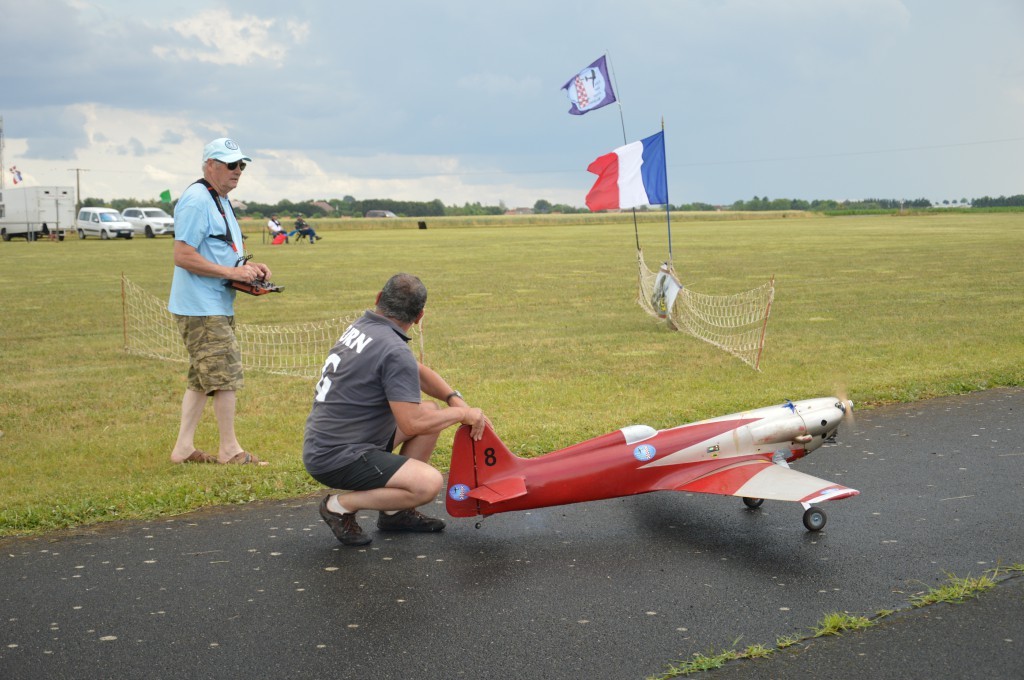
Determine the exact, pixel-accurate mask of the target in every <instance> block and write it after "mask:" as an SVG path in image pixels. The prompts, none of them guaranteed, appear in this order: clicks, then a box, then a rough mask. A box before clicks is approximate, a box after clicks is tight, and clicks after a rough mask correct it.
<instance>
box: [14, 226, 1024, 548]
mask: <svg viewBox="0 0 1024 680" xmlns="http://www.w3.org/2000/svg"><path fill="white" fill-rule="evenodd" d="M645 217H647V216H645ZM688 217H690V218H691V219H686V220H675V219H674V220H673V236H674V246H675V264H676V269H677V271H678V272H679V273H680V276H681V278H682V279H683V282H684V283H685V284H687V285H689V286H691V287H692V288H693V289H694V290H697V291H699V292H702V293H709V294H727V293H733V292H738V291H741V290H747V289H749V288H753V287H755V286H757V285H760V284H761V283H763V282H764V281H766V280H767V279H768V278H769V277H770V276H771V275H772V274H774V275H775V276H776V298H775V304H774V306H773V308H772V317H771V320H770V323H769V326H768V336H767V345H766V350H765V353H764V356H763V358H762V362H761V367H762V372H760V373H756V372H754V371H752V370H751V369H750V368H749V367H747V366H746V365H745V364H743V363H742V362H740V361H739V360H737V359H735V358H733V357H731V356H729V355H727V354H725V353H723V352H721V351H720V350H717V349H715V348H714V347H711V346H710V345H707V344H705V343H702V342H699V341H697V340H695V339H693V338H691V337H689V336H686V335H684V334H681V333H673V332H670V331H668V330H666V328H665V327H664V326H662V325H660V324H658V323H657V322H656V321H655V320H653V319H651V318H650V317H648V316H647V315H645V314H644V313H643V312H642V311H641V309H640V308H639V307H638V306H637V305H636V303H635V301H634V300H635V296H636V257H635V250H634V243H635V240H634V233H633V224H632V220H631V218H630V217H629V216H611V217H609V216H603V215H602V216H598V217H597V218H596V219H594V220H593V221H592V222H587V221H583V220H582V219H581V218H580V216H553V217H552V218H550V219H542V218H536V217H534V218H529V219H509V220H507V221H500V220H495V218H490V222H489V223H483V222H481V223H473V221H471V220H468V219H464V220H428V225H429V228H428V229H427V230H419V229H416V228H415V224H414V222H411V221H406V223H405V224H404V226H403V224H399V222H400V221H394V222H392V223H391V224H390V225H389V226H391V227H392V228H389V229H386V230H367V229H363V228H361V227H364V226H365V225H364V224H363V222H364V221H351V222H349V221H344V220H338V221H336V222H334V223H329V222H326V221H325V222H323V223H322V224H317V229H318V231H319V232H320V233H322V234H323V236H324V239H323V240H322V241H320V242H319V243H318V244H317V245H315V246H310V245H306V244H301V245H290V246H285V247H271V246H269V245H264V244H262V243H260V240H261V239H260V235H259V229H260V228H261V226H262V225H259V224H253V225H250V226H249V227H248V230H249V232H250V234H251V236H250V239H249V244H250V249H251V250H252V251H253V252H254V253H255V254H256V257H257V259H258V260H263V261H266V262H268V263H269V264H270V266H271V268H272V269H273V271H274V276H273V279H274V281H275V283H278V284H281V285H285V286H286V291H285V292H284V293H283V294H281V295H274V296H265V297H261V298H250V297H245V296H243V298H244V299H242V298H240V299H239V300H238V302H237V304H236V311H237V315H238V320H239V322H241V323H256V324H259V323H266V324H270V323H275V324H287V323H295V322H301V321H314V320H322V319H329V318H333V317H336V316H339V315H342V314H345V313H348V312H352V311H353V310H359V309H362V308H365V307H367V306H369V305H370V304H371V303H372V302H373V298H374V295H375V294H376V292H377V290H379V288H380V286H381V285H382V283H383V282H384V280H386V278H387V277H388V276H390V275H391V274H393V273H395V272H396V271H410V272H413V273H416V274H418V275H420V276H421V277H422V278H423V280H424V281H425V282H426V284H427V286H428V288H429V291H430V299H429V301H428V304H427V316H426V319H425V326H424V332H425V339H426V361H427V363H428V364H430V365H432V366H433V367H434V368H436V369H437V370H438V371H439V372H441V373H442V375H444V376H445V377H446V378H447V379H448V381H449V382H450V383H451V384H452V385H453V386H455V387H457V388H459V389H460V390H461V391H462V392H464V393H465V394H466V395H467V397H468V398H469V399H470V401H471V403H473V404H475V405H479V406H481V407H482V408H483V409H484V410H485V412H487V413H488V414H489V415H490V417H491V419H492V421H493V422H494V425H495V427H496V429H497V430H498V432H499V434H501V435H502V437H503V438H504V439H506V441H507V442H508V443H509V444H510V445H511V446H512V448H513V449H515V450H517V451H520V452H522V453H526V454H541V453H545V452H547V451H549V450H552V449H554V448H557V447H561V446H565V445H568V444H570V443H573V442H576V441H580V440H582V439H585V438H588V437H592V436H596V435H599V434H603V433H605V432H609V431H612V430H614V429H616V428H619V427H622V426H624V425H627V424H631V423H645V424H648V425H651V426H653V427H657V428H661V427H667V426H671V425H677V424H680V423H683V422H690V421H693V420H698V419H701V418H706V417H711V416H716V415H722V414H726V413H731V412H735V411H739V410H742V409H746V408H751V407H756V406H762V405H767V404H771V403H776V402H781V401H782V400H784V399H787V398H790V399H799V398H805V397H812V396H824V395H829V394H834V393H836V391H838V390H845V391H846V392H847V393H848V394H849V396H850V397H851V398H852V399H853V400H854V401H855V402H857V403H858V405H872V404H880V403H887V402H894V401H912V400H917V399H923V398H928V397H932V396H937V395H945V394H956V393H963V392H969V391H973V390H979V389H985V388H989V387H994V386H1001V385H1021V384H1024V362H1022V361H1021V356H1022V350H1024V290H1022V289H1021V287H1020V286H1019V285H1017V284H1018V279H1019V271H1020V263H1019V254H1020V253H1021V252H1024V215H1022V214H1020V213H1016V214H1014V213H994V214H984V215H963V214H950V215H928V216H907V217H893V216H887V217H858V218H822V217H808V216H802V217H799V218H798V217H796V216H794V217H787V218H782V219H764V216H759V217H761V219H744V220H740V219H734V220H724V219H722V216H721V215H715V216H714V217H715V220H711V219H707V217H708V216H704V217H705V219H703V220H702V219H698V218H697V217H694V216H688ZM570 218H571V219H570ZM350 224H351V225H354V226H355V227H360V228H349V226H350ZM640 241H641V244H642V245H643V246H644V248H645V257H646V259H647V262H648V263H649V264H650V265H651V266H655V265H656V263H657V262H658V261H659V260H660V259H663V258H664V257H665V256H666V239H665V230H664V224H663V222H661V221H658V220H655V219H653V218H652V221H641V224H640ZM0 253H2V257H3V264H4V266H3V267H2V271H0V282H2V284H3V290H4V299H3V303H2V304H3V312H2V319H3V321H2V324H0V366H2V367H3V370H2V376H3V377H2V380H0V430H3V433H4V434H3V437H2V438H0V479H3V484H2V485H0V535H10V534H17V533H25V532H38V531H44V530H50V529H56V528H61V527H70V526H76V525H81V524H89V523H93V522H98V521H106V520H111V519H118V518H145V517H154V516H158V515H170V514H175V513H181V512H186V511H188V510H190V509H194V508H197V507H201V506H204V505H211V504H223V503H240V502H247V501H250V500H254V499H265V498H283V497H289V496H296V495H301V494H304V493H307V492H310V491H313V490H315V489H317V488H318V486H317V484H316V483H314V482H312V481H311V480H310V479H309V478H308V477H307V476H306V474H305V472H304V471H303V468H302V463H301V448H302V428H303V423H304V421H305V417H306V414H307V413H308V409H309V403H310V399H311V394H312V381H307V380H301V379H296V378H288V377H282V376H275V375H269V374H265V373H259V372H255V371H251V372H249V373H248V374H247V387H246V388H245V389H244V390H243V391H242V392H241V393H240V396H239V412H238V419H237V429H238V432H239V438H240V441H241V442H242V444H243V445H244V446H246V448H248V449H249V450H252V451H253V452H255V453H257V454H258V455H260V456H261V457H263V458H265V459H267V460H269V461H270V462H271V466H269V467H267V468H262V469H248V468H244V467H232V468H224V467H216V466H200V467H181V466H172V465H170V464H169V462H168V454H169V451H170V447H171V445H172V443H173V441H174V438H175V434H176V431H177V424H178V415H179V409H180V403H181V395H182V392H183V390H184V384H185V383H184V379H185V370H184V367H183V365H181V364H171V363H164V362H160V361H156V360H152V359H145V358H140V357H135V356H129V355H127V354H125V353H124V352H123V351H122V346H123V340H122V328H121V297H120V283H119V277H120V275H121V273H122V272H124V273H125V274H126V275H127V276H128V277H129V278H131V279H132V280H133V281H134V282H136V283H137V284H139V285H140V286H142V287H143V288H144V289H146V290H147V291H149V292H151V293H153V294H154V295H156V296H158V297H160V298H165V297H166V294H167V291H168V288H169V282H170V276H171V269H172V267H171V242H170V240H169V239H167V238H158V239H141V238H140V239H134V240H133V241H113V242H102V241H99V240H96V239H88V240H85V241H78V240H66V241H64V242H63V243H53V242H39V243H25V242H24V241H20V240H19V241H12V242H10V243H3V244H0ZM325 353H326V348H325ZM451 434H452V433H451V431H449V432H448V433H446V434H445V435H443V436H442V439H441V441H440V444H439V447H438V451H437V456H436V458H437V461H436V462H437V465H438V467H440V468H445V467H446V466H447V461H448V455H449V453H450V441H451ZM197 443H198V444H199V445H200V446H201V447H203V448H207V449H211V448H215V447H216V430H215V428H214V426H213V419H212V414H211V413H209V412H208V413H207V415H206V416H205V418H204V421H203V424H202V425H201V427H200V430H199V432H198V436H197Z"/></svg>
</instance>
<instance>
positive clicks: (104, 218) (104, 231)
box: [75, 208, 133, 240]
mask: <svg viewBox="0 0 1024 680" xmlns="http://www.w3.org/2000/svg"><path fill="white" fill-rule="evenodd" d="M75 229H77V230H78V238H85V237H86V236H99V237H100V238H101V239H104V240H106V239H110V238H131V237H132V236H133V232H132V225H131V224H129V223H128V222H125V221H124V218H123V217H121V213H119V212H117V211H116V210H114V209H113V208H82V210H81V211H80V212H79V213H78V220H77V221H76V222H75Z"/></svg>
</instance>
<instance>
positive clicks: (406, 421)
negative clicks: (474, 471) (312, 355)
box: [302, 274, 487, 545]
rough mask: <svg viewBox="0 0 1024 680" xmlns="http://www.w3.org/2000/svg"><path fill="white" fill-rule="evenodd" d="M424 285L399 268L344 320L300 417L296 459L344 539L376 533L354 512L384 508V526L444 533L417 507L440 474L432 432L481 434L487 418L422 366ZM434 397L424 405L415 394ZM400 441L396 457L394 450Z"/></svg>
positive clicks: (431, 493)
mask: <svg viewBox="0 0 1024 680" xmlns="http://www.w3.org/2000/svg"><path fill="white" fill-rule="evenodd" d="M426 302H427V289H426V287H425V286H424V285H423V283H422V282H421V281H420V280H419V279H418V278H417V277H415V276H413V275H411V274H395V275H394V276H392V277H391V278H390V279H388V282H387V283H386V284H384V289H383V290H381V292H379V293H377V303H376V308H375V309H374V310H373V311H369V310H367V311H366V313H365V314H363V316H362V317H361V318H360V319H358V320H357V321H356V322H355V323H353V324H352V325H351V326H349V327H348V328H347V329H346V330H345V332H344V333H343V334H342V336H341V338H340V339H339V340H338V342H337V344H336V345H334V347H333V348H332V349H331V353H330V354H329V355H328V356H327V361H326V362H325V363H324V368H323V372H322V376H321V378H320V382H318V383H317V385H316V390H315V393H314V395H313V408H312V410H311V411H310V414H309V418H308V419H307V420H306V436H305V444H304V445H303V448H302V461H303V463H304V464H305V466H306V470H307V471H308V472H309V474H310V475H311V476H312V477H313V478H314V479H316V480H317V481H318V482H320V483H321V484H323V485H324V486H327V487H329V488H331V489H345V490H348V491H350V493H347V494H344V495H328V496H326V497H324V499H323V501H322V502H321V503H320V516H321V517H322V518H323V520H324V521H325V522H327V525H328V526H330V527H331V531H333V532H334V535H335V537H337V539H338V540H339V541H341V542H342V543H344V544H345V545H366V544H367V543H369V542H370V541H371V540H372V539H371V538H370V537H369V536H367V535H366V534H364V533H363V530H362V528H361V527H360V526H359V524H358V522H356V513H357V512H358V511H360V510H380V511H381V513H380V517H379V519H378V520H377V529H378V530H380V531H426V532H432V531H441V530H442V529H444V521H442V520H440V519H436V518H434V517H427V516H426V515H424V514H422V513H420V512H419V511H417V510H416V507H418V506H420V505H423V504H424V503H429V502H430V501H432V500H433V499H434V497H435V496H437V492H438V491H440V489H441V485H442V483H443V481H444V480H443V478H442V476H441V473H440V472H438V471H437V470H435V469H434V468H433V467H431V466H430V464H429V460H430V455H431V454H432V453H433V452H434V445H435V444H436V443H437V436H438V435H439V434H440V433H441V431H442V430H444V429H445V428H447V427H450V426H451V425H458V424H460V423H464V424H466V425H469V426H471V428H472V430H471V434H472V436H473V438H474V439H476V440H479V439H480V438H481V437H482V436H483V432H484V425H485V424H486V423H487V419H486V417H485V416H484V414H483V411H481V410H480V409H478V408H470V406H469V404H467V403H466V401H465V400H464V399H463V398H462V395H461V394H460V393H459V392H458V390H453V389H452V388H451V387H450V386H449V385H448V383H447V382H445V380H444V378H442V377H441V376H440V375H438V374H437V373H435V372H434V371H432V370H431V369H429V368H427V367H426V366H424V365H422V364H420V363H419V362H417V361H416V358H415V357H414V356H413V353H412V350H411V349H410V348H409V345H408V342H409V339H410V338H409V335H408V333H409V328H410V327H411V326H412V325H413V324H414V323H417V322H418V321H419V320H420V319H421V318H422V317H423V307H424V305H425V304H426ZM421 392H422V393H424V394H427V395H428V396H431V397H434V398H435V399H439V400H441V401H444V402H446V403H447V404H448V408H444V409H442V408H439V407H438V405H437V404H436V403H435V402H432V401H429V402H422V401H421V397H420V393H421ZM398 445H401V447H402V448H401V453H400V455H396V454H395V453H393V449H394V447H396V446H398Z"/></svg>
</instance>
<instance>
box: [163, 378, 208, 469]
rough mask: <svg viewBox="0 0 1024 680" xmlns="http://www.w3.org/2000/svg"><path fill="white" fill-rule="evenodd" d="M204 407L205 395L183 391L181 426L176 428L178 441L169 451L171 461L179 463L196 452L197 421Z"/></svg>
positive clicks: (193, 391) (192, 391)
mask: <svg viewBox="0 0 1024 680" xmlns="http://www.w3.org/2000/svg"><path fill="white" fill-rule="evenodd" d="M205 407H206V394H204V393H203V392H196V391H195V390H188V389H187V390H185V396H184V397H182V399H181V425H180V426H179V427H178V440H177V441H176V442H175V443H174V448H173V449H171V461H172V462H174V463H180V462H181V461H183V460H185V459H186V458H188V457H189V456H190V455H192V452H193V451H195V450H196V444H195V435H196V428H197V427H199V419H200V418H201V417H202V415H203V409H204V408H205Z"/></svg>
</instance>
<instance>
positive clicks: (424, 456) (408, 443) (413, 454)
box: [395, 401, 441, 467]
mask: <svg viewBox="0 0 1024 680" xmlns="http://www.w3.org/2000/svg"><path fill="white" fill-rule="evenodd" d="M420 408H422V409H427V410H432V411H436V410H437V408H438V407H437V404H435V403H434V402H432V401H425V402H423V403H422V404H420ZM440 434H441V433H440V432H438V433H436V434H418V435H416V436H414V437H410V436H409V435H407V434H405V433H404V432H402V431H401V430H398V431H397V432H396V433H395V446H398V445H399V444H401V446H402V448H401V450H400V451H399V453H400V454H401V455H403V456H406V457H407V458H412V459H413V460H418V461H420V462H422V463H429V462H430V456H431V455H433V453H434V447H435V446H437V438H438V437H439V436H440ZM403 467H405V466H403Z"/></svg>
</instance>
